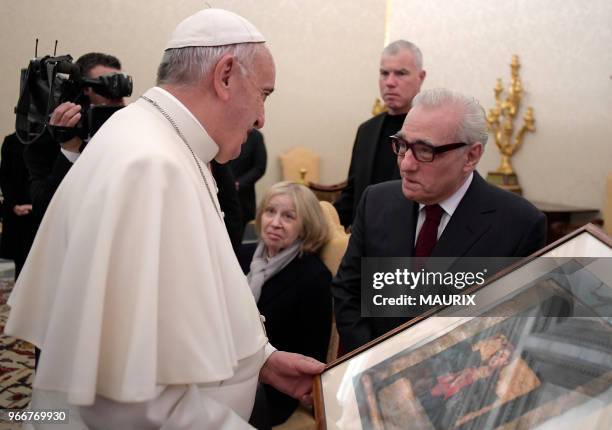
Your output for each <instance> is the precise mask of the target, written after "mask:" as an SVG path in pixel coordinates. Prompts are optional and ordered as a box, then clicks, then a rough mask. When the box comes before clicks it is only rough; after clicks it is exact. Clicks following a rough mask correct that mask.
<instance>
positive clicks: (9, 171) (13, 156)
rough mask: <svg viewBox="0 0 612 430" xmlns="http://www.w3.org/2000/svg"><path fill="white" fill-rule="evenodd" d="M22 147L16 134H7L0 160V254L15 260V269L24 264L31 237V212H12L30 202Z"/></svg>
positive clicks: (27, 175)
mask: <svg viewBox="0 0 612 430" xmlns="http://www.w3.org/2000/svg"><path fill="white" fill-rule="evenodd" d="M24 147H25V145H24V144H22V143H21V142H20V141H19V139H17V135H16V134H15V133H13V134H10V135H8V136H6V138H5V139H4V142H3V143H2V160H1V161H0V188H1V189H2V196H3V197H4V203H3V205H2V241H1V242H0V256H1V257H3V258H9V259H12V260H14V261H15V264H16V269H17V270H16V272H18V271H19V269H20V268H21V266H22V265H23V262H24V261H25V258H26V256H27V255H28V251H29V249H30V243H31V242H32V239H33V237H34V224H33V219H32V214H31V213H30V214H29V215H24V216H17V215H16V214H15V212H14V211H13V208H14V207H15V206H16V205H25V204H29V203H31V202H32V200H31V199H30V190H29V188H30V184H29V174H28V170H27V169H26V166H25V162H24V161H23V150H24ZM16 274H17V273H16Z"/></svg>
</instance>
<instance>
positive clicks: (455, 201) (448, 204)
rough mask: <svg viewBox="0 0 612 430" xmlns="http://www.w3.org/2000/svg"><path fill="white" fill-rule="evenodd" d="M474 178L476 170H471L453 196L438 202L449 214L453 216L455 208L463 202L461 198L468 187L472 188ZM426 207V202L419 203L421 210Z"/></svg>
mask: <svg viewBox="0 0 612 430" xmlns="http://www.w3.org/2000/svg"><path fill="white" fill-rule="evenodd" d="M473 178H474V172H471V173H470V175H469V176H468V177H467V178H466V179H465V181H464V182H463V184H461V186H460V187H459V188H458V189H457V191H455V192H454V193H453V195H452V196H450V197H449V198H447V199H446V200H443V201H441V202H439V203H438V205H440V207H441V208H442V209H444V212H446V213H447V214H448V215H449V216H453V214H454V213H455V210H457V206H459V203H461V199H463V196H464V195H465V193H466V192H467V190H468V188H470V184H471V183H472V179H473ZM424 207H425V205H424V204H422V203H419V211H421V210H422V209H423V208H424Z"/></svg>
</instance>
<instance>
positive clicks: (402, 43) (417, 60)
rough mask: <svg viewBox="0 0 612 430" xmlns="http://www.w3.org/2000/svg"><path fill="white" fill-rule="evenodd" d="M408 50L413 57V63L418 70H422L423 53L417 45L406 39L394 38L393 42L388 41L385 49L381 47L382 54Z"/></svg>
mask: <svg viewBox="0 0 612 430" xmlns="http://www.w3.org/2000/svg"><path fill="white" fill-rule="evenodd" d="M403 50H407V51H410V53H411V54H412V57H413V58H414V64H415V66H416V67H417V69H418V70H423V54H422V53H421V50H420V49H419V47H418V46H416V45H415V44H414V43H412V42H408V41H407V40H402V39H400V40H396V41H395V42H391V43H389V44H388V45H387V46H386V47H385V49H383V52H382V56H383V57H385V56H387V55H397V54H398V53H399V52H400V51H403Z"/></svg>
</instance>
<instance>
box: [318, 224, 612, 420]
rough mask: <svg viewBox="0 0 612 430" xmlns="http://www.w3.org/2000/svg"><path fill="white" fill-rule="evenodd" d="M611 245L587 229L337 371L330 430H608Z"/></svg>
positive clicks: (327, 395)
mask: <svg viewBox="0 0 612 430" xmlns="http://www.w3.org/2000/svg"><path fill="white" fill-rule="evenodd" d="M610 257H612V240H611V239H610V238H609V237H608V236H606V235H605V234H604V233H603V232H602V231H600V230H599V229H597V228H596V227H593V226H590V225H588V226H585V227H583V228H581V229H579V230H577V231H575V232H573V233H572V234H570V235H568V236H566V237H564V238H562V239H560V240H558V241H557V242H555V243H553V244H551V245H549V246H548V247H546V248H544V249H542V250H541V251H539V252H538V253H536V254H534V255H532V256H530V257H527V258H525V259H523V260H521V261H519V262H517V263H516V264H514V265H512V266H511V267H509V268H507V269H506V270H504V271H502V272H500V273H499V274H497V275H495V276H494V277H493V278H491V279H490V280H489V281H488V282H486V283H485V284H484V285H482V286H476V287H475V288H474V289H473V291H471V292H472V293H474V294H476V295H478V297H479V302H480V303H483V306H479V307H478V309H477V310H475V311H474V312H475V314H474V315H466V314H465V312H463V313H460V314H458V313H457V312H456V310H455V309H453V307H452V306H449V307H439V308H436V309H433V310H431V311H430V312H428V313H427V314H426V315H423V316H421V317H419V318H416V319H414V320H412V321H410V322H408V323H406V324H404V325H402V326H400V327H398V328H397V329H395V330H393V331H392V332H390V333H387V334H386V335H384V336H383V337H381V338H378V339H376V340H374V341H372V342H370V343H369V344H367V345H364V346H363V347H361V348H359V349H358V350H356V351H353V352H352V353H350V354H348V355H347V356H345V357H342V358H341V359H340V360H337V361H335V362H333V363H330V364H329V365H328V366H327V368H326V369H325V371H324V372H323V373H322V374H321V375H320V376H319V377H318V378H317V380H316V381H315V412H316V418H317V424H318V427H319V428H321V429H376V430H379V429H381V430H382V429H407V428H410V429H428V430H429V429H431V430H434V429H435V430H442V429H444V430H446V429H515V428H521V429H523V428H525V429H526V428H536V427H537V428H542V429H548V428H550V429H553V428H554V429H555V430H556V429H561V428H577V427H578V428H584V429H586V428H589V429H591V428H600V427H601V428H609V426H610V423H611V422H612V264H611V262H612V259H611V258H610Z"/></svg>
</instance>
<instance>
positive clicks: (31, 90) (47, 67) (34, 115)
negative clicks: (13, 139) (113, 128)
mask: <svg viewBox="0 0 612 430" xmlns="http://www.w3.org/2000/svg"><path fill="white" fill-rule="evenodd" d="M132 87H133V85H132V77H131V76H128V75H125V74H123V73H112V74H107V75H102V76H100V77H98V78H95V79H89V78H86V77H84V76H82V74H81V69H80V67H79V65H78V64H76V63H73V62H72V57H71V56H70V55H62V56H58V57H51V56H49V55H47V56H44V57H38V58H34V59H33V60H31V61H30V64H29V66H28V68H27V69H22V70H21V82H20V90H19V101H18V102H17V106H16V107H15V114H16V115H17V118H16V123H15V128H16V133H17V137H18V138H19V140H20V141H21V142H22V143H23V144H26V145H27V144H30V143H32V142H34V141H36V140H37V139H38V138H39V137H41V136H42V135H43V134H44V133H45V131H46V130H47V129H49V131H50V132H51V134H52V135H53V137H54V138H55V140H57V141H59V142H65V141H67V140H68V139H70V138H71V137H73V136H79V137H81V139H83V140H85V139H87V138H89V137H91V136H93V134H94V133H95V132H96V131H97V130H98V128H100V126H101V125H102V124H103V123H104V121H106V120H107V119H108V118H109V117H110V115H112V114H113V113H114V112H115V111H117V110H119V109H121V106H90V103H89V98H88V97H87V96H85V94H84V93H83V90H84V89H85V88H92V89H93V90H94V91H95V92H96V93H98V94H100V95H101V96H103V97H106V98H109V99H120V98H122V97H128V96H130V95H131V94H132ZM64 102H73V103H77V104H79V105H81V107H82V111H81V120H80V121H79V123H78V124H77V126H76V127H74V128H67V127H54V126H51V125H49V118H50V115H51V113H53V111H54V110H55V108H56V107H57V106H59V105H60V104H61V103H64Z"/></svg>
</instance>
